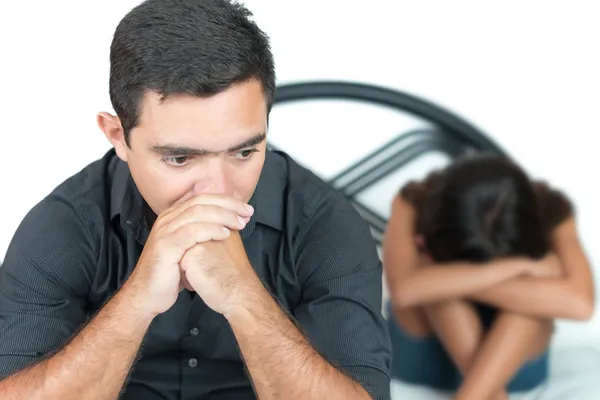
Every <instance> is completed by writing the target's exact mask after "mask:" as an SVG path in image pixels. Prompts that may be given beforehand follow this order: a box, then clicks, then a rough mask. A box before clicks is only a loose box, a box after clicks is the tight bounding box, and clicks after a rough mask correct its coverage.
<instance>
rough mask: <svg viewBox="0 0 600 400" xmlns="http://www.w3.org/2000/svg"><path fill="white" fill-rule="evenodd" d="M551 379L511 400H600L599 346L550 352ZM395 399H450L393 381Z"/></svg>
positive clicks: (447, 396)
mask: <svg viewBox="0 0 600 400" xmlns="http://www.w3.org/2000/svg"><path fill="white" fill-rule="evenodd" d="M550 362H551V367H550V379H549V380H548V382H547V384H545V385H544V386H542V387H539V388H537V389H535V390H533V391H531V392H527V393H519V394H518V395H512V396H511V397H510V398H511V400H563V399H566V400H571V399H573V400H599V399H600V343H599V347H596V348H594V347H556V348H553V349H552V352H551V361H550ZM391 388H392V400H448V399H450V398H451V396H450V395H449V394H448V393H443V392H440V391H435V390H431V389H427V388H423V387H419V386H415V385H409V384H405V383H402V382H399V381H395V380H394V381H392V386H391Z"/></svg>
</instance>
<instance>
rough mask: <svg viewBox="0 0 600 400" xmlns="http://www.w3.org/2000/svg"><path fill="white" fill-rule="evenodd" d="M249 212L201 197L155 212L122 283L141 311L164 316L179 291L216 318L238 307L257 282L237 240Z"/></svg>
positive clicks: (213, 197) (221, 198) (230, 202)
mask: <svg viewBox="0 0 600 400" xmlns="http://www.w3.org/2000/svg"><path fill="white" fill-rule="evenodd" d="M253 212H254V210H253V209H252V207H249V206H248V205H246V204H244V203H243V202H241V201H238V200H236V199H234V198H231V197H228V196H223V195H213V194H206V195H201V196H197V197H195V198H192V199H190V200H188V201H185V202H183V203H180V204H176V205H174V206H172V207H171V208H169V209H167V210H166V211H164V212H163V213H161V214H160V215H159V216H158V218H157V220H156V222H155V223H154V226H153V227H152V231H151V232H150V235H149V237H148V240H147V242H146V245H145V246H144V250H143V251H142V254H141V256H140V259H139V261H138V263H137V265H136V267H135V269H134V271H133V273H132V274H131V277H130V278H129V280H128V282H127V283H126V285H127V287H128V288H129V289H130V290H132V291H133V292H134V293H136V294H137V295H138V296H139V297H141V298H142V302H141V303H142V304H141V305H140V306H141V310H142V311H144V312H148V313H150V314H153V315H157V314H160V313H162V312H165V311H166V310H168V309H169V308H170V307H171V306H172V305H173V304H174V303H175V301H176V300H177V296H178V294H179V291H180V290H181V288H182V287H186V288H188V289H190V290H194V291H196V292H197V293H198V295H199V296H200V297H201V298H202V299H203V300H204V302H205V303H206V304H207V305H208V306H209V307H211V308H212V309H213V310H214V311H216V312H219V313H225V312H227V311H228V310H230V309H231V308H234V307H238V306H240V305H241V303H242V302H243V297H244V296H245V295H246V294H247V292H248V291H249V290H251V289H252V285H254V284H256V282H257V281H258V278H257V276H256V273H255V272H254V270H253V269H252V266H251V265H250V262H249V260H248V258H247V256H246V252H245V250H244V246H243V243H242V240H241V238H240V235H239V231H240V230H241V229H243V228H244V227H245V226H246V224H247V223H248V221H249V220H250V218H251V216H252V214H253Z"/></svg>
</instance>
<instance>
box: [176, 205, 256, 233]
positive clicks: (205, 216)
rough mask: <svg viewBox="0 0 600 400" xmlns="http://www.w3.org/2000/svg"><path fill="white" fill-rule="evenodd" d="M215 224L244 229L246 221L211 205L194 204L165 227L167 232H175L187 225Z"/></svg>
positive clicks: (228, 211)
mask: <svg viewBox="0 0 600 400" xmlns="http://www.w3.org/2000/svg"><path fill="white" fill-rule="evenodd" d="M197 223H204V224H215V225H221V226H226V227H228V228H230V229H237V230H240V229H244V227H245V226H246V220H245V219H244V218H242V217H240V216H239V215H238V214H236V213H234V212H232V211H230V210H227V209H225V208H222V207H219V206H213V205H204V204H196V205H193V206H191V207H188V208H187V209H186V210H185V211H182V212H181V213H179V214H178V215H177V216H176V217H175V218H173V219H172V220H171V221H170V222H169V223H168V225H167V226H166V227H165V228H166V229H167V232H169V233H171V232H175V231H176V230H178V229H180V228H181V227H183V226H184V225H188V224H197Z"/></svg>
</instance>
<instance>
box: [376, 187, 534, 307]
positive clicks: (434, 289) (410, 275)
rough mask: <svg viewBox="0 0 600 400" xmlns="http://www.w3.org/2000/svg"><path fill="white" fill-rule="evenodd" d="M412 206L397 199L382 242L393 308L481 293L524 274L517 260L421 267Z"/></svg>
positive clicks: (526, 267)
mask: <svg viewBox="0 0 600 400" xmlns="http://www.w3.org/2000/svg"><path fill="white" fill-rule="evenodd" d="M415 225H416V215H415V210H414V208H413V206H412V205H411V204H410V203H409V202H408V201H406V200H405V199H403V198H402V196H397V197H396V198H395V199H394V202H393V204H392V212H391V215H390V218H389V222H388V226H387V228H386V232H385V235H384V240H383V266H384V271H385V275H386V279H387V283H388V287H389V291H390V295H391V300H392V303H393V305H395V306H396V307H400V308H404V307H412V306H417V305H422V304H427V303H434V302H440V301H445V300H448V299H455V298H459V297H465V296H467V295H469V294H474V293H478V292H481V291H484V290H487V289H490V288H492V287H494V286H497V285H499V284H500V283H502V282H505V281H509V280H511V279H513V278H516V277H518V276H521V275H524V274H526V273H527V272H528V270H529V264H528V263H523V262H520V261H518V260H515V261H514V262H509V263H504V262H503V263H496V262H494V263H490V264H487V265H485V266H477V265H468V264H462V263H456V264H447V265H441V266H436V265H431V266H426V267H423V266H420V265H419V264H420V263H419V251H418V248H417V245H416V243H415Z"/></svg>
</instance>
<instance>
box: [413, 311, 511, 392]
mask: <svg viewBox="0 0 600 400" xmlns="http://www.w3.org/2000/svg"><path fill="white" fill-rule="evenodd" d="M424 313H425V316H426V318H427V321H428V323H429V325H430V326H431V328H432V329H433V331H434V332H435V334H436V335H437V337H438V338H439V340H440V342H441V343H442V345H443V346H444V347H445V348H446V351H447V352H448V354H449V355H450V357H451V358H452V360H453V361H454V363H455V365H456V367H457V368H458V370H459V371H460V373H461V374H462V376H463V377H466V376H467V375H468V374H469V371H470V370H471V367H472V365H473V362H474V360H475V359H476V357H477V354H478V352H479V349H480V347H481V345H482V343H483V339H484V336H483V327H482V326H481V320H480V318H479V315H478V314H477V311H476V310H475V307H473V305H472V304H470V303H469V302H466V301H462V300H454V301H448V302H444V303H437V304H432V305H428V306H425V307H424ZM492 394H494V395H495V397H491V396H492ZM488 398H489V399H494V400H505V399H508V395H507V394H506V391H505V390H504V388H502V387H500V388H498V389H496V390H494V391H493V392H492V391H490V392H489V394H488V397H486V398H484V397H480V398H479V399H478V400H481V399H488Z"/></svg>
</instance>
